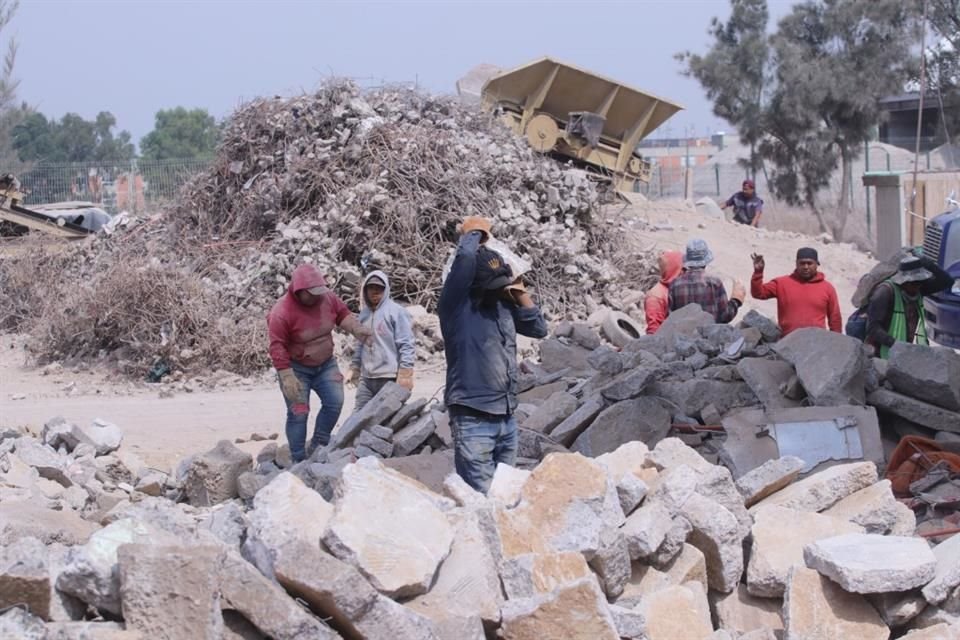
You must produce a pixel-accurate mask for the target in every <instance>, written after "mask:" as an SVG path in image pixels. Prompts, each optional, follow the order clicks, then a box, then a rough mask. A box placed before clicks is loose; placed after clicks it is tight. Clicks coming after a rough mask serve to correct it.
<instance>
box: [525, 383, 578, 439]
mask: <svg viewBox="0 0 960 640" xmlns="http://www.w3.org/2000/svg"><path fill="white" fill-rule="evenodd" d="M578 404H579V402H578V401H577V399H576V398H575V397H573V396H572V395H570V394H569V393H567V392H566V391H560V392H557V393H554V394H553V395H551V396H550V397H549V398H547V399H546V400H545V401H544V403H543V404H541V405H540V406H539V407H537V410H536V411H534V412H533V414H532V415H530V416H529V417H528V418H527V419H526V420H524V421H523V425H522V426H523V427H524V428H525V429H533V430H534V431H537V432H539V433H546V434H549V433H551V432H552V431H553V429H554V427H556V426H557V425H558V424H560V423H561V422H563V421H564V420H566V419H567V418H569V417H570V415H571V414H573V412H574V411H576V410H577V405H578Z"/></svg>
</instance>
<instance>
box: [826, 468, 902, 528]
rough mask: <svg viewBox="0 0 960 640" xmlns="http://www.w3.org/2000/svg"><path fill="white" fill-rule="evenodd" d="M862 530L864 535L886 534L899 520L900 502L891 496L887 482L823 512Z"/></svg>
mask: <svg viewBox="0 0 960 640" xmlns="http://www.w3.org/2000/svg"><path fill="white" fill-rule="evenodd" d="M823 514H824V515H827V516H833V517H834V518H842V519H844V520H848V521H850V522H853V523H856V524H858V525H860V526H862V527H863V528H864V531H865V532H866V533H879V534H884V533H888V532H889V531H890V530H891V529H892V528H893V527H894V526H895V525H896V524H897V521H898V520H899V519H900V517H901V516H900V502H898V501H897V499H896V498H895V497H894V495H893V491H892V490H891V488H890V481H889V480H886V479H884V480H881V481H880V482H877V483H876V484H872V485H870V486H869V487H865V488H863V489H860V491H856V492H854V493H851V494H850V495H849V496H847V497H846V498H843V499H842V500H840V501H839V502H837V503H836V504H835V505H833V506H832V507H830V508H829V509H827V510H826V511H824V512H823Z"/></svg>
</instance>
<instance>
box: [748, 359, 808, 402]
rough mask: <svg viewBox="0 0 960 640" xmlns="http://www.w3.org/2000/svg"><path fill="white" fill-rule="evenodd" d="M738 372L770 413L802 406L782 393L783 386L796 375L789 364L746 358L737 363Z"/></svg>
mask: <svg viewBox="0 0 960 640" xmlns="http://www.w3.org/2000/svg"><path fill="white" fill-rule="evenodd" d="M737 372H738V373H739V374H740V377H741V378H743V381H744V382H746V383H747V384H748V385H749V386H750V389H751V390H752V391H753V393H754V395H755V396H757V400H759V401H760V404H762V405H763V408H764V409H766V410H768V411H770V410H773V409H787V408H790V407H799V406H800V403H799V402H798V401H796V400H791V399H790V398H788V397H786V396H785V395H783V394H782V393H781V392H780V387H781V385H784V384H786V383H787V382H789V381H790V378H792V377H793V376H794V375H795V372H794V369H793V366H792V365H790V364H789V363H786V362H782V361H780V360H768V359H766V358H744V359H743V360H741V361H740V362H739V363H737Z"/></svg>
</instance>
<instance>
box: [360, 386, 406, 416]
mask: <svg viewBox="0 0 960 640" xmlns="http://www.w3.org/2000/svg"><path fill="white" fill-rule="evenodd" d="M396 381H397V379H396V378H360V382H359V383H357V402H356V404H354V406H353V412H354V413H356V412H357V411H360V409H363V407H364V405H366V404H367V403H368V402H370V400H372V399H373V396H375V395H377V394H378V393H380V389H383V387H384V386H385V385H386V384H387V383H388V382H396Z"/></svg>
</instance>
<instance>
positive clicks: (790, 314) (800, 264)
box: [750, 247, 842, 335]
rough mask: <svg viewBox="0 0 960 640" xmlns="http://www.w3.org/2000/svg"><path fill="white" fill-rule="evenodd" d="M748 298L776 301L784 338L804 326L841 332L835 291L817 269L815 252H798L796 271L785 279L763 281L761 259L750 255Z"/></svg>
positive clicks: (803, 249)
mask: <svg viewBox="0 0 960 640" xmlns="http://www.w3.org/2000/svg"><path fill="white" fill-rule="evenodd" d="M750 257H751V258H752V259H753V277H752V278H750V295H752V296H753V297H754V298H756V299H757V300H767V299H769V298H776V299H777V320H778V322H779V323H780V330H781V331H783V335H787V334H788V333H790V332H791V331H796V330H797V329H802V328H803V327H817V328H820V329H823V328H827V327H828V328H829V329H830V331H835V332H837V333H841V332H842V328H841V322H842V321H841V318H840V303H839V302H838V301H837V290H836V289H834V288H833V285H832V284H830V283H829V282H827V280H826V278H824V276H823V274H822V273H820V272H819V271H818V270H817V269H818V267H819V266H820V258H819V256H818V255H817V250H816V249H811V248H809V247H804V248H802V249H798V250H797V268H796V269H795V270H794V272H793V273H791V274H790V275H788V276H780V277H779V278H774V279H773V280H771V281H770V282H767V283H764V281H763V267H764V262H763V256H761V255H757V254H753V255H752V256H750Z"/></svg>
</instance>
